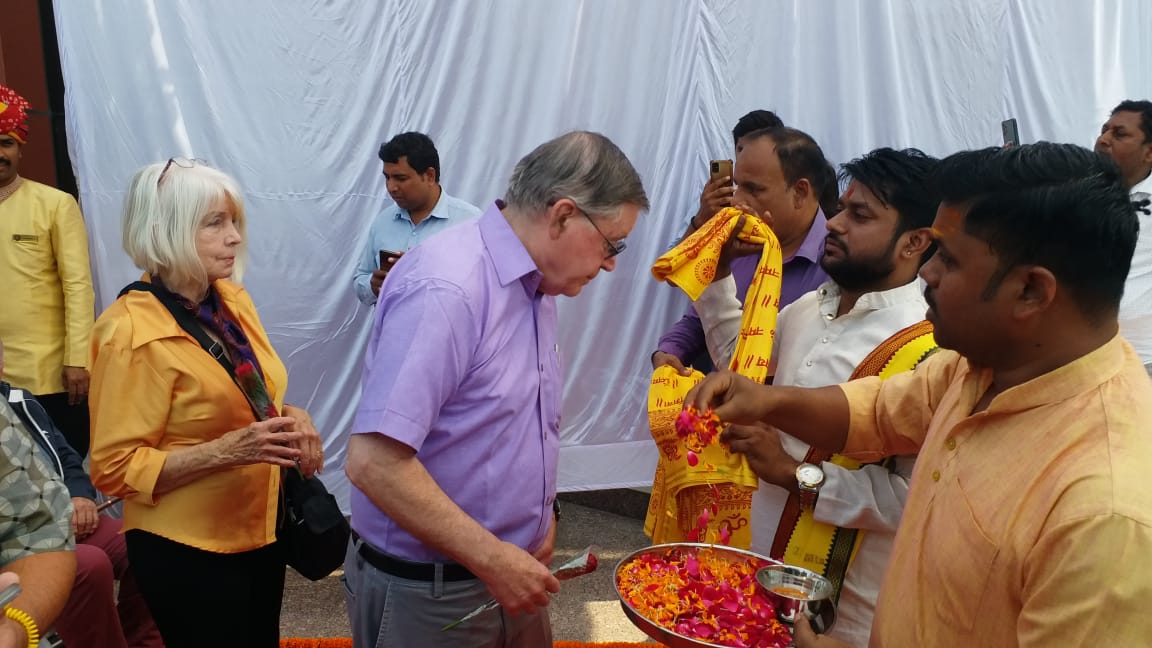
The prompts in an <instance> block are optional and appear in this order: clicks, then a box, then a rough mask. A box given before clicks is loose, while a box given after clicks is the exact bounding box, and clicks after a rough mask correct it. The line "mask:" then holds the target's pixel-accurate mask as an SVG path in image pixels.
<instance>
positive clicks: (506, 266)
mask: <svg viewBox="0 0 1152 648" xmlns="http://www.w3.org/2000/svg"><path fill="white" fill-rule="evenodd" d="M503 207H504V201H503V200H496V201H494V202H493V203H492V204H491V205H489V206H488V208H487V209H486V210H484V213H483V214H481V215H480V236H481V238H483V239H484V245H485V247H487V248H488V251H489V253H490V255H491V257H492V265H493V267H494V268H495V270H496V276H497V277H498V278H499V279H500V285H501V286H507V285H509V284H511V283H512V282H513V281H517V280H519V281H520V283H521V284H523V285H524V290H525V291H526V292H527V293H528V296H530V297H531V296H532V295H534V294H536V291H537V290H538V289H539V288H540V280H541V279H543V277H542V276H541V275H540V270H539V269H538V268H537V267H536V262H535V261H533V260H532V256H531V255H530V254H528V250H527V248H525V247H524V243H523V242H522V241H521V240H520V237H518V236H516V232H515V231H513V230H512V226H511V225H509V224H508V219H506V218H504V213H503V212H502V211H501V210H502V209H503Z"/></svg>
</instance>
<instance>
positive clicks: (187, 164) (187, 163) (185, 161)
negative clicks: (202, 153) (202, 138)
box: [156, 157, 208, 188]
mask: <svg viewBox="0 0 1152 648" xmlns="http://www.w3.org/2000/svg"><path fill="white" fill-rule="evenodd" d="M173 164H175V165H176V166H178V167H180V168H181V169H191V168H192V167H194V166H196V165H198V164H199V165H205V164H208V163H207V162H206V161H204V160H201V159H198V158H182V157H174V158H168V164H165V165H164V170H163V171H161V172H160V176H159V177H158V178H156V187H157V188H159V187H160V183H161V182H164V176H165V175H166V174H167V173H168V169H170V168H172V165H173Z"/></svg>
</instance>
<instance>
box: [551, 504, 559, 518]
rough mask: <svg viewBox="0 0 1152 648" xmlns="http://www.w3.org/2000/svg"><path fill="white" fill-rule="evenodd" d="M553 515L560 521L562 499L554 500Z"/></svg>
mask: <svg viewBox="0 0 1152 648" xmlns="http://www.w3.org/2000/svg"><path fill="white" fill-rule="evenodd" d="M552 517H553V518H554V519H555V520H556V521H557V522H559V521H560V500H552Z"/></svg>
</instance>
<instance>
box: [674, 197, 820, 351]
mask: <svg viewBox="0 0 1152 648" xmlns="http://www.w3.org/2000/svg"><path fill="white" fill-rule="evenodd" d="M827 234H828V219H827V218H826V217H825V216H824V211H823V210H821V209H817V211H816V218H814V219H813V220H812V226H811V227H809V228H808V235H807V236H805V237H804V241H803V242H801V243H800V247H799V248H798V249H797V250H796V254H793V255H792V256H790V257H788V258H787V259H784V268H783V269H784V273H783V276H782V277H781V278H780V308H784V307H785V306H787V305H788V304H791V303H792V302H794V301H796V300H797V299H799V298H800V295H803V294H804V293H807V292H811V291H813V290H816V289H817V288H819V287H820V284H822V283H824V281H825V280H826V279H828V275H827V274H825V272H824V269H823V268H821V267H820V257H821V256H822V255H823V253H824V237H825V236H826V235H827ZM758 263H760V257H757V256H746V257H740V258H738V259H734V260H733V261H732V279H734V280H735V281H736V297H737V298H738V299H739V300H740V301H741V302H743V301H744V295H746V294H748V287H749V286H750V285H752V277H753V276H754V275H755V274H756V264H758ZM656 349H657V350H659V351H663V352H664V353H671V354H672V355H674V356H676V357H677V358H680V361H681V362H690V361H691V360H692V359H693V358H696V357H698V356H700V355H701V354H705V356H706V354H707V353H708V351H707V348H706V347H705V345H704V326H703V325H702V324H701V323H700V316H699V315H697V314H696V307H695V306H694V305H693V304H688V308H687V310H685V311H684V316H683V317H681V318H680V320H679V321H678V322H676V323H675V324H673V325H672V328H670V329H668V332H667V333H665V334H664V336H663V337H661V338H660V342H659V344H658V345H657V346H656Z"/></svg>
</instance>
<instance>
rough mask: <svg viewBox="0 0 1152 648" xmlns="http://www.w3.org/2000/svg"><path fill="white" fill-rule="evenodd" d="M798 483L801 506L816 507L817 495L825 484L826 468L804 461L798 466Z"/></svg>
mask: <svg viewBox="0 0 1152 648" xmlns="http://www.w3.org/2000/svg"><path fill="white" fill-rule="evenodd" d="M796 483H797V484H798V485H799V486H800V506H802V507H803V508H806V509H811V508H815V506H816V497H817V496H818V495H819V494H820V487H821V486H823V485H824V469H823V468H821V467H820V466H817V465H816V464H810V463H802V464H800V465H799V466H797V467H796Z"/></svg>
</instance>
